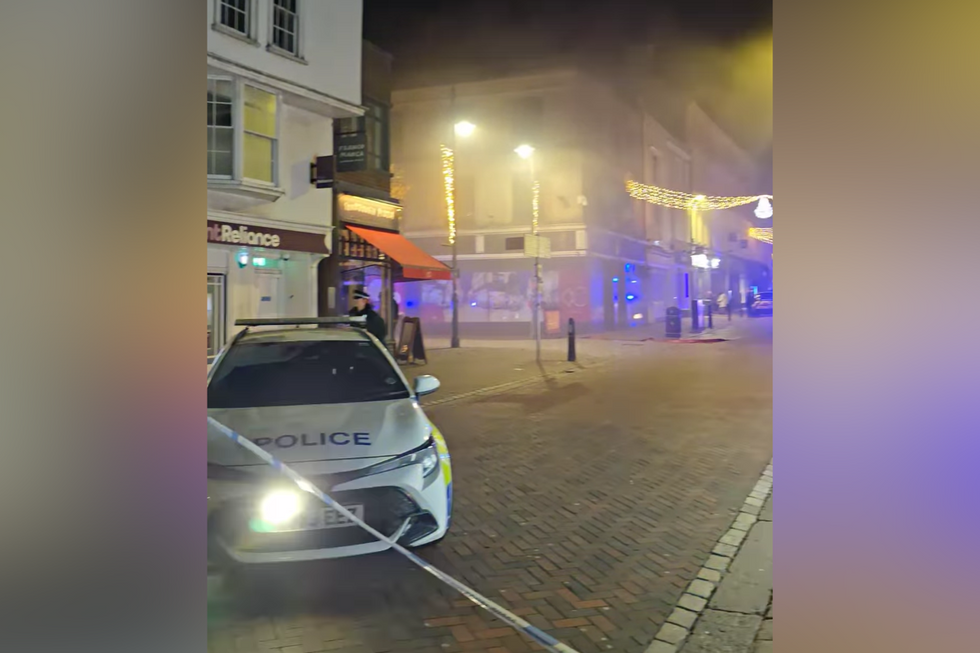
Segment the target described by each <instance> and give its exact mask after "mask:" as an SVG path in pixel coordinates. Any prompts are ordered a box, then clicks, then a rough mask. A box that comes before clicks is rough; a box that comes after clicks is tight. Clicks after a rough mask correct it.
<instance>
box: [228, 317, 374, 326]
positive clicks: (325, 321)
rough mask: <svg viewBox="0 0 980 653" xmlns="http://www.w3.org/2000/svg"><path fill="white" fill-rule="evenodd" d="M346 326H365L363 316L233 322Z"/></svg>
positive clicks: (269, 318)
mask: <svg viewBox="0 0 980 653" xmlns="http://www.w3.org/2000/svg"><path fill="white" fill-rule="evenodd" d="M348 324H359V325H360V324H367V318H366V317H364V316H363V315H358V316H350V317H267V318H249V319H239V320H235V326H243V327H257V326H319V327H327V326H335V325H348Z"/></svg>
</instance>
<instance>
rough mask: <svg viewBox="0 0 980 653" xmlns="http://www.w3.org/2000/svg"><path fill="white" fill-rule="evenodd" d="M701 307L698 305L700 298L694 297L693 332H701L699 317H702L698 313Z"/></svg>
mask: <svg viewBox="0 0 980 653" xmlns="http://www.w3.org/2000/svg"><path fill="white" fill-rule="evenodd" d="M699 308H700V307H699V306H698V300H696V299H692V300H691V333H700V332H701V321H700V320H699V319H698V318H699V317H700V316H699V315H698V309H699Z"/></svg>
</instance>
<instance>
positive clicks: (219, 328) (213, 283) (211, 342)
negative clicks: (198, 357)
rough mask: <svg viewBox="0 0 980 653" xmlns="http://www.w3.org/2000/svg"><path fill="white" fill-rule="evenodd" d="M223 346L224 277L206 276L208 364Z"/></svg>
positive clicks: (219, 275)
mask: <svg viewBox="0 0 980 653" xmlns="http://www.w3.org/2000/svg"><path fill="white" fill-rule="evenodd" d="M224 344H225V277H224V275H221V274H209V275H208V362H209V363H210V362H211V361H212V360H213V359H214V357H215V356H217V355H218V352H220V351H221V348H222V347H223V346H224Z"/></svg>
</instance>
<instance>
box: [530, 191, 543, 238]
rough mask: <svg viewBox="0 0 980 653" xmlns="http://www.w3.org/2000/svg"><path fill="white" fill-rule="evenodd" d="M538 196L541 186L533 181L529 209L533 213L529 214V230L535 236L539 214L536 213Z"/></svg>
mask: <svg viewBox="0 0 980 653" xmlns="http://www.w3.org/2000/svg"><path fill="white" fill-rule="evenodd" d="M540 194H541V185H540V184H538V180H537V179H535V180H534V196H533V197H532V199H531V208H532V209H533V211H532V212H531V229H532V230H533V233H535V234H536V233H538V215H539V213H538V197H540Z"/></svg>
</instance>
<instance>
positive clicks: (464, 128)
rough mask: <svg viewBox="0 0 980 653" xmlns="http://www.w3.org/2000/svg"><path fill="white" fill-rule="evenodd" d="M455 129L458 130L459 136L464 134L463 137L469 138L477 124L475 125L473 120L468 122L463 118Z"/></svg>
mask: <svg viewBox="0 0 980 653" xmlns="http://www.w3.org/2000/svg"><path fill="white" fill-rule="evenodd" d="M454 131H455V132H456V135H457V136H462V137H463V138H467V137H468V136H472V135H473V132H475V131H476V125H474V124H473V123H471V122H467V121H466V120H463V121H461V122H457V123H456V126H455V128H454Z"/></svg>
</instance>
